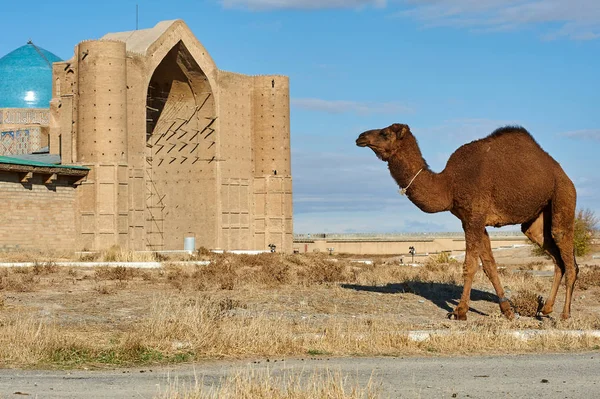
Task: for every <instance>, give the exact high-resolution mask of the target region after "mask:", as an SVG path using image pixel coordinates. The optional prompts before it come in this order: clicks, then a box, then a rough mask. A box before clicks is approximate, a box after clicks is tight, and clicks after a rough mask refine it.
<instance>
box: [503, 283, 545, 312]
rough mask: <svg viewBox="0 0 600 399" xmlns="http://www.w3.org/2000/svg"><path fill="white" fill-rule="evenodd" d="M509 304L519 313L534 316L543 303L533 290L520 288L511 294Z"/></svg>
mask: <svg viewBox="0 0 600 399" xmlns="http://www.w3.org/2000/svg"><path fill="white" fill-rule="evenodd" d="M511 304H512V306H513V309H514V311H515V312H516V313H518V314H519V315H521V316H526V317H535V316H536V315H537V313H538V310H540V309H541V307H542V305H543V299H542V297H541V296H540V295H538V294H536V293H535V292H532V291H529V290H522V291H519V292H517V294H516V295H513V297H512V298H511Z"/></svg>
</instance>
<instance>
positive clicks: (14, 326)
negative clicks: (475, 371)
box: [0, 254, 600, 397]
mask: <svg viewBox="0 0 600 399" xmlns="http://www.w3.org/2000/svg"><path fill="white" fill-rule="evenodd" d="M211 260H212V263H211V264H210V265H209V266H181V265H167V266H166V267H164V268H162V269H153V270H143V271H142V270H136V269H128V268H119V267H117V268H96V269H86V268H81V269H69V268H58V267H56V266H55V265H53V264H51V263H47V264H39V265H36V266H34V267H30V268H14V269H0V290H1V291H2V293H3V295H4V302H5V304H4V307H3V310H2V313H1V314H0V363H1V364H2V365H4V366H8V365H11V366H12V365H20V366H32V365H38V366H39V365H49V366H53V365H59V366H61V367H76V366H79V365H82V364H96V365H103V364H118V365H128V364H143V363H169V362H183V361H192V360H198V359H205V358H247V357H256V356H267V357H268V356H276V355H280V356H306V355H318V354H328V355H332V356H355V355H364V356H366V355H410V354H428V353H434V354H442V353H443V354H467V353H520V352H537V351H561V350H580V349H593V348H597V347H598V346H599V345H600V339H598V338H592V337H588V336H580V337H576V336H573V337H566V338H565V337H559V338H557V337H552V336H546V337H542V336H540V337H535V338H533V339H531V340H528V341H523V340H521V339H519V338H518V337H513V336H510V335H506V334H504V332H505V331H507V330H512V329H536V330H539V329H544V330H548V331H561V330H565V329H580V330H587V329H598V328H600V318H599V317H598V307H596V308H593V309H592V310H590V311H589V312H587V313H585V312H582V311H581V306H582V305H580V304H579V302H575V306H576V307H577V306H579V307H580V309H579V311H574V315H575V317H574V318H572V319H571V320H568V321H565V322H563V321H556V320H545V321H538V320H535V319H528V318H521V319H519V320H515V321H508V320H505V319H504V318H502V317H501V316H500V314H499V310H498V305H497V303H496V301H497V298H495V296H494V295H493V294H491V293H490V291H491V285H490V284H489V282H488V281H487V278H486V277H485V276H484V275H483V273H481V272H480V273H478V276H477V278H476V280H475V284H474V291H473V302H472V307H473V308H475V309H478V310H480V313H481V314H477V313H475V312H470V313H469V321H468V322H466V323H459V322H450V321H447V320H446V319H445V317H444V316H445V312H446V311H447V309H450V308H451V307H453V306H455V304H456V302H455V301H456V300H457V299H458V298H459V297H460V292H461V289H462V286H461V285H462V270H461V266H460V265H459V264H457V263H456V262H451V263H442V262H435V261H431V262H428V263H427V264H426V265H425V266H424V267H421V268H411V267H403V266H398V265H397V264H395V263H392V262H390V263H387V262H384V261H380V262H376V263H375V264H371V265H367V264H360V263H351V262H350V260H349V259H339V260H338V261H332V260H331V257H328V256H327V255H315V254H311V255H281V254H264V255H258V256H236V255H227V254H226V255H211ZM513 271H514V269H507V271H504V272H503V273H502V274H503V275H502V282H503V284H504V286H505V287H506V288H507V290H510V291H512V292H513V293H516V294H513V295H512V301H513V303H514V304H515V307H516V308H517V309H516V310H517V311H518V312H519V313H520V314H521V315H532V316H533V315H534V313H535V310H537V296H538V295H540V294H541V293H545V292H546V290H548V289H549V287H550V280H549V279H548V278H545V279H542V278H538V277H534V276H533V275H531V274H530V273H527V272H518V273H516V272H513ZM584 272H587V271H586V270H582V274H580V276H583V275H584ZM589 272H590V277H589V278H587V277H586V279H584V281H588V282H587V283H586V284H588V290H589V292H592V293H594V292H600V288H598V286H597V285H594V283H593V281H596V280H594V277H593V276H596V274H593V273H596V272H597V270H592V269H589ZM596 278H597V277H596ZM32 291H33V292H35V294H34V295H32V294H28V293H29V292H32ZM586 296H587V297H589V298H587V299H585V300H586V301H588V302H586V303H587V304H589V306H592V305H593V304H597V301H595V300H594V298H593V295H586ZM581 300H583V299H581ZM594 301H595V302H594ZM534 305H535V309H534ZM557 305H558V304H557ZM532 312H533V314H532ZM488 315H491V316H488ZM415 329H418V330H424V329H425V330H432V329H436V330H444V331H447V332H448V335H440V336H435V337H432V338H431V339H429V340H426V341H423V342H417V341H414V340H412V339H409V336H408V331H411V330H415ZM282 397H285V396H282ZM292 397H293V396H292ZM299 397H301V396H299ZM341 397H343V396H341Z"/></svg>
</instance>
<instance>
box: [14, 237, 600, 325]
mask: <svg viewBox="0 0 600 399" xmlns="http://www.w3.org/2000/svg"><path fill="white" fill-rule="evenodd" d="M530 252H531V251H530V249H529V248H516V249H505V250H501V251H495V252H494V256H495V258H496V260H497V263H498V266H499V268H501V269H505V270H506V272H505V273H507V274H513V275H514V276H523V275H527V277H526V279H527V278H528V277H529V276H530V277H531V281H532V283H531V286H532V287H540V288H542V289H541V290H539V295H541V296H543V297H546V296H547V294H548V291H549V289H550V285H551V281H552V275H553V273H552V271H553V269H554V266H553V263H552V261H550V260H548V259H544V258H541V257H535V256H532V255H531V254H530ZM353 258H356V259H359V257H353ZM364 259H369V258H368V257H364ZM380 260H381V261H385V260H386V258H380ZM579 264H580V267H581V268H582V270H585V269H586V268H587V267H589V266H590V265H598V264H600V260H599V259H592V257H591V256H588V257H586V258H584V259H581V260H579ZM524 265H528V266H527V267H524ZM395 267H397V268H398V269H403V268H410V266H401V265H397V266H395ZM15 272H17V271H16V270H15ZM144 273H147V274H150V273H154V272H153V271H147V272H144ZM438 273H439V274H444V270H443V266H440V271H439V272H438ZM161 274H163V275H164V273H163V272H160V271H158V272H156V277H155V278H153V277H147V276H144V275H142V276H137V277H132V278H127V279H123V280H114V279H104V278H102V277H101V276H100V277H99V276H98V272H97V270H96V269H94V268H85V267H84V268H69V269H66V268H65V269H63V268H58V269H57V271H56V272H53V273H49V274H44V273H40V274H39V275H38V276H35V277H33V279H34V280H35V283H32V287H31V288H30V289H31V291H29V288H27V287H25V288H22V289H20V290H11V289H10V287H9V288H5V289H4V290H3V296H4V309H3V311H4V312H5V313H6V312H17V311H27V312H32V311H33V312H36V313H37V314H38V315H40V316H45V317H51V318H53V319H55V320H57V321H59V322H60V323H65V324H87V325H94V324H99V325H106V326H110V328H111V329H112V328H114V329H123V330H124V329H126V328H127V326H128V325H130V324H132V323H136V321H137V320H138V319H139V318H141V317H142V316H143V315H144V314H147V313H148V312H149V308H150V306H151V305H152V301H153V299H154V298H157V297H161V296H168V295H171V294H173V293H178V292H181V291H182V289H181V287H178V286H177V282H176V280H173V279H170V278H169V277H168V276H166V277H165V276H161ZM161 277H164V278H161ZM507 280H508V281H513V280H514V277H513V278H510V279H507V278H503V277H502V273H501V281H502V282H503V284H504V287H505V290H506V291H507V295H508V296H509V297H510V296H511V294H514V292H513V289H514V288H516V287H513V286H511V284H510V283H508V284H507V283H506V281H507ZM517 280H518V281H519V282H521V281H520V279H518V278H517ZM206 292H208V293H209V294H210V295H211V296H212V297H214V298H222V299H227V300H232V301H237V302H240V303H243V304H244V306H243V307H242V308H241V309H236V312H241V313H245V314H252V313H260V314H263V315H264V314H266V315H272V316H273V317H279V316H284V317H286V318H292V319H301V320H302V319H312V320H322V319H330V318H337V319H340V318H341V319H354V318H370V319H373V318H376V319H382V320H399V321H402V322H404V323H407V324H413V325H414V326H415V328H431V327H432V326H434V325H445V324H446V322H447V321H446V314H447V313H448V312H450V311H452V310H453V308H454V306H456V305H457V304H458V301H459V299H460V295H461V293H462V285H459V284H452V283H443V282H430V281H423V282H419V281H410V282H408V283H407V282H406V281H389V282H384V283H382V282H381V281H374V282H373V283H372V284H351V283H340V284H315V285H311V286H309V287H298V286H293V287H290V286H287V285H280V286H274V287H257V286H252V287H241V288H240V289H233V290H208V291H206ZM536 292H537V290H536ZM563 300H564V289H563V288H561V290H559V295H558V297H557V303H556V305H555V313H557V314H558V313H559V312H560V310H561V309H562V305H563V303H564V302H563ZM572 307H573V309H572V312H573V314H574V315H580V316H581V315H586V316H592V317H598V318H600V287H589V288H588V289H586V290H581V289H578V290H576V292H575V296H574V298H573V305H572ZM498 313H499V308H498V305H497V299H496V296H495V293H494V291H493V288H492V286H491V284H490V283H489V281H488V280H487V278H486V277H485V276H484V274H483V272H482V271H481V270H480V271H479V272H478V274H477V277H476V281H475V284H474V286H473V291H472V294H471V311H470V312H469V315H468V316H469V318H470V319H472V320H478V319H482V318H486V317H489V316H490V315H495V314H498Z"/></svg>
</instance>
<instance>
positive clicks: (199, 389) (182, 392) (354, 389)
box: [158, 370, 379, 399]
mask: <svg viewBox="0 0 600 399" xmlns="http://www.w3.org/2000/svg"><path fill="white" fill-rule="evenodd" d="M374 385H375V384H374V383H373V378H371V379H370V380H369V381H368V383H367V384H366V386H365V387H361V386H359V385H358V384H356V383H350V382H349V376H343V375H342V374H341V373H340V372H333V371H330V370H315V371H314V372H313V373H311V374H308V375H307V374H306V373H301V372H300V373H298V372H296V373H294V372H290V373H286V374H284V375H282V376H274V375H273V374H272V372H270V371H269V370H258V371H257V370H247V371H242V372H237V373H236V374H234V375H233V376H230V377H227V378H226V379H225V380H224V381H222V382H221V383H220V384H219V386H210V387H205V386H204V385H203V384H202V382H201V381H200V382H199V381H196V384H195V386H193V387H180V386H178V384H177V382H175V383H173V384H172V386H170V387H169V389H168V390H167V391H166V392H165V393H164V394H162V395H160V396H158V399H271V398H272V399H363V398H364V399H375V398H378V397H379V395H378V393H377V389H376V388H375V386H374Z"/></svg>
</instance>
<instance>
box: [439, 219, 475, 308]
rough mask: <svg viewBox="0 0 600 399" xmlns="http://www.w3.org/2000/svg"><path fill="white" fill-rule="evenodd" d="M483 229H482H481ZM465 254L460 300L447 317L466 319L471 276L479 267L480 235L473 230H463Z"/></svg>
mask: <svg viewBox="0 0 600 399" xmlns="http://www.w3.org/2000/svg"><path fill="white" fill-rule="evenodd" d="M482 230H483V229H482ZM465 240H466V254H465V264H464V265H463V277H464V287H463V292H462V295H461V297H460V302H459V303H458V306H457V307H456V309H454V312H452V313H449V314H448V318H450V319H455V320H467V312H468V311H469V300H470V299H471V286H472V285H473V278H474V277H475V273H476V272H477V269H478V268H479V252H480V243H481V237H478V235H477V234H476V233H474V232H467V231H465Z"/></svg>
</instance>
